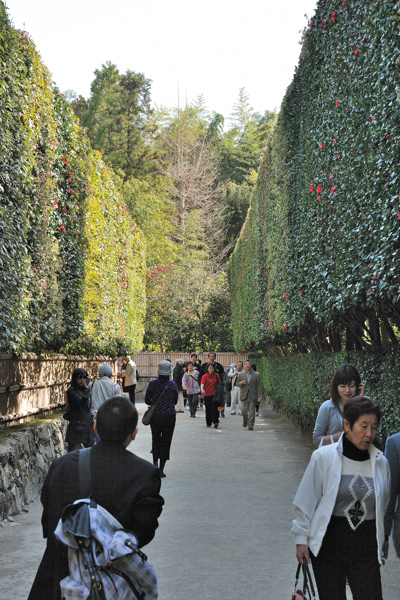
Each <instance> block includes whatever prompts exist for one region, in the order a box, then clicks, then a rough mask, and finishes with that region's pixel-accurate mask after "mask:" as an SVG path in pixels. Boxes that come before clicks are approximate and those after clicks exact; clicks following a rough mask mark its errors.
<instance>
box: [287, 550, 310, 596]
mask: <svg viewBox="0 0 400 600" xmlns="http://www.w3.org/2000/svg"><path fill="white" fill-rule="evenodd" d="M300 569H301V570H302V571H303V589H302V590H298V589H296V588H297V583H298V581H299V577H300ZM310 588H311V591H310ZM311 593H312V597H313V600H315V587H314V584H313V580H312V577H311V572H310V567H309V566H308V562H307V561H306V559H305V558H303V564H302V565H301V564H300V563H299V564H298V566H297V571H296V581H295V584H294V590H293V594H292V600H310V599H311ZM306 594H308V596H306Z"/></svg>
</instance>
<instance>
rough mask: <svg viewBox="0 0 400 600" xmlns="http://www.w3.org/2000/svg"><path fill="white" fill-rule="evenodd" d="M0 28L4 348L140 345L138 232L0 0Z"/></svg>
mask: <svg viewBox="0 0 400 600" xmlns="http://www.w3.org/2000/svg"><path fill="white" fill-rule="evenodd" d="M0 30H1V32H2V38H1V40H0V58H1V64H2V72H1V75H2V77H1V78H0V121H1V127H0V194H1V204H0V216H1V219H0V272H1V276H0V351H1V352H9V351H11V350H12V351H22V350H36V351H42V350H55V351H59V350H63V351H70V350H73V351H74V352H76V353H78V352H79V353H85V352H92V353H103V354H106V353H110V352H111V353H115V352H116V351H117V350H118V349H119V347H120V346H122V347H127V348H128V349H129V350H132V351H135V350H138V349H139V348H140V344H141V339H142V335H143V324H142V319H143V313H144V309H145V299H144V293H143V286H144V251H145V249H144V241H143V239H142V235H141V233H140V232H139V231H138V230H137V228H136V227H135V225H134V224H133V223H132V222H130V220H129V219H128V216H127V214H126V212H124V211H123V207H122V204H123V203H122V200H121V197H120V194H119V192H118V185H119V183H118V180H117V179H115V176H114V175H113V174H112V173H111V172H109V171H107V169H105V166H104V164H103V163H102V161H101V158H100V156H99V155H95V154H93V152H92V151H91V149H90V146H89V144H88V141H87V138H86V136H85V134H84V133H83V132H82V130H80V129H79V125H78V122H77V120H76V118H75V117H74V116H73V114H72V111H71V109H70V107H69V105H68V104H67V103H66V101H65V100H64V98H63V97H62V96H61V95H60V94H59V93H58V91H57V90H55V89H54V88H53V84H52V81H51V77H50V74H49V72H48V70H47V68H46V67H45V66H44V65H43V64H42V62H41V59H40V56H39V54H38V52H37V51H36V49H35V47H34V45H33V43H32V42H31V41H30V39H29V38H28V36H27V35H26V34H25V33H23V32H20V31H16V30H14V29H13V28H12V27H11V25H10V22H9V20H8V16H7V13H6V10H5V7H4V4H3V2H0ZM98 215H101V218H100V217H99V216H98ZM99 221H101V241H100V240H99V238H98V235H97V233H96V231H95V230H94V229H93V224H95V223H98V222H99ZM99 228H100V226H99ZM122 252H124V253H126V256H127V257H128V259H127V260H128V261H129V262H126V264H124V265H123V266H122V265H121V256H122V254H121V253H122ZM94 255H95V258H94ZM100 264H101V265H102V267H101V269H102V272H101V273H102V274H103V273H104V274H105V275H107V276H106V277H98V275H99V273H100V270H99V269H100V267H99V265H100ZM96 277H97V280H96V285H97V289H96V293H97V294H98V295H97V296H96V294H95V293H94V291H93V290H94V285H93V281H94V279H96ZM127 282H128V284H127ZM110 285H112V286H113V288H112V290H111V289H110ZM99 298H101V301H100V300H99Z"/></svg>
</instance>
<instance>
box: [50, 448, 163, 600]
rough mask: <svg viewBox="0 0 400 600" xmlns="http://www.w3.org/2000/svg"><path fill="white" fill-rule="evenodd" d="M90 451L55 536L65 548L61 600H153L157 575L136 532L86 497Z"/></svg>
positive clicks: (85, 454)
mask: <svg viewBox="0 0 400 600" xmlns="http://www.w3.org/2000/svg"><path fill="white" fill-rule="evenodd" d="M90 481H91V477H90V448H85V449H84V450H80V453H79V482H80V487H81V494H82V499H80V500H76V501H75V502H74V503H73V504H70V505H69V506H67V507H66V508H65V510H64V512H63V515H62V517H61V519H60V520H59V522H58V525H57V528H56V530H55V532H54V535H55V536H56V538H57V539H58V540H59V541H60V542H61V543H62V544H64V545H65V546H67V548H68V564H69V576H68V577H64V579H62V580H61V582H60V587H61V598H62V599H63V600H121V599H122V598H123V599H124V600H157V598H158V589H157V576H156V573H155V571H154V569H153V567H152V566H151V565H149V563H148V562H147V556H146V555H145V554H143V552H141V551H140V550H139V548H138V540H137V538H136V536H135V534H134V533H133V532H131V531H129V530H127V529H124V528H123V527H122V525H121V524H120V523H119V522H118V521H117V520H116V519H115V518H114V517H113V516H112V515H111V514H110V513H109V512H108V511H106V510H105V509H104V508H103V507H101V506H99V505H98V504H96V502H94V501H93V500H91V499H90V496H91V493H92V490H91V483H90Z"/></svg>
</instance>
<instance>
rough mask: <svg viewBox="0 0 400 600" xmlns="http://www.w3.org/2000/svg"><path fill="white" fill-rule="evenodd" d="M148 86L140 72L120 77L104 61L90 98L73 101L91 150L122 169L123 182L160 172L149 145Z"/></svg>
mask: <svg viewBox="0 0 400 600" xmlns="http://www.w3.org/2000/svg"><path fill="white" fill-rule="evenodd" d="M150 86H151V80H150V79H147V78H146V77H145V76H144V75H143V73H135V72H134V71H130V70H128V71H127V72H126V74H124V75H123V74H120V72H119V71H118V69H117V67H116V65H114V64H113V63H111V62H110V61H107V62H106V63H105V64H103V65H102V67H101V69H100V70H99V69H96V71H95V79H94V80H93V82H92V85H91V96H90V98H89V99H88V100H85V99H84V98H82V96H80V97H78V98H77V99H76V100H74V101H73V102H72V108H73V109H74V111H75V114H76V115H77V116H78V117H79V118H80V120H81V124H82V126H83V127H86V128H87V129H88V136H89V139H90V142H91V145H92V148H94V149H96V150H99V151H100V152H101V153H102V155H103V158H104V160H105V161H106V162H108V163H110V164H111V165H112V166H113V168H114V169H121V170H122V171H123V173H124V180H125V181H126V180H127V179H128V178H129V177H131V176H133V177H134V178H135V179H142V180H143V179H147V180H150V179H151V176H152V175H153V174H154V173H155V172H156V171H158V169H159V161H158V159H157V156H156V153H155V150H154V146H153V144H152V143H151V142H152V139H153V136H154V132H155V128H154V126H153V125H152V119H151V117H152V114H153V110H152V109H151V107H150V104H151V97H150Z"/></svg>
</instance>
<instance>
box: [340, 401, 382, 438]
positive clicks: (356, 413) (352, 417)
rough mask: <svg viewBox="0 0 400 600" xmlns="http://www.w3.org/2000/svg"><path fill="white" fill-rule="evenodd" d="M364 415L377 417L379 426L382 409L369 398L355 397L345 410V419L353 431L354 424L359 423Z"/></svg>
mask: <svg viewBox="0 0 400 600" xmlns="http://www.w3.org/2000/svg"><path fill="white" fill-rule="evenodd" d="M362 415H375V416H376V421H377V425H379V422H380V420H381V417H382V409H381V407H380V406H379V404H377V403H376V402H375V400H372V398H370V397H369V396H354V398H352V399H351V400H349V401H348V402H346V404H345V405H344V408H343V419H346V421H348V422H349V425H350V429H351V430H352V429H353V426H354V423H355V422H356V421H358V419H359V418H360V417H362Z"/></svg>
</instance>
